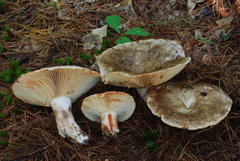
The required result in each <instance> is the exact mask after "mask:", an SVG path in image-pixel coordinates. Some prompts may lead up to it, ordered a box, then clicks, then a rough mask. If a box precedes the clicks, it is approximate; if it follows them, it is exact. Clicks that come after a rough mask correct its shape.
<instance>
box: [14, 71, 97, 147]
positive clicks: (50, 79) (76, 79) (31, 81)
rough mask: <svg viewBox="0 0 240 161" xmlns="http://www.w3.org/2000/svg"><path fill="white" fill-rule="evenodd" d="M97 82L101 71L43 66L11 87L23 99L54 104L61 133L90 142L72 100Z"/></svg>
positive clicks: (39, 103)
mask: <svg viewBox="0 0 240 161" xmlns="http://www.w3.org/2000/svg"><path fill="white" fill-rule="evenodd" d="M98 81H100V74H99V73H98V72H95V71H92V70H90V69H86V68H82V67H77V66H57V67H50V68H43V69H40V70H37V71H33V72H29V73H26V74H23V75H21V77H19V78H18V79H17V80H16V81H15V83H14V84H13V86H12V90H13V93H14V95H15V96H16V97H17V98H19V99H21V100H22V101H24V102H27V103H30V104H33V105H39V106H46V107H50V106H51V107H52V109H53V112H54V115H55V119H56V124H57V128H58V131H59V134H60V135H61V136H62V137H64V138H68V139H69V140H70V141H72V142H77V143H80V144H85V143H87V141H88V139H89V137H88V136H87V135H86V134H85V133H84V132H83V131H82V130H81V129H80V127H79V126H78V125H77V123H76V122H75V120H74V117H73V114H72V105H71V104H72V103H73V102H74V101H76V100H77V99H78V98H79V97H80V96H81V95H82V94H84V93H86V92H87V91H88V90H89V89H90V88H92V87H93V86H94V85H95V84H96V83H97V82H98Z"/></svg>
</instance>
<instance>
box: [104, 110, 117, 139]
mask: <svg viewBox="0 0 240 161" xmlns="http://www.w3.org/2000/svg"><path fill="white" fill-rule="evenodd" d="M101 128H102V133H103V135H104V136H107V137H113V138H115V137H117V134H118V133H119V129H118V119H117V112H115V111H107V112H104V113H102V115H101Z"/></svg>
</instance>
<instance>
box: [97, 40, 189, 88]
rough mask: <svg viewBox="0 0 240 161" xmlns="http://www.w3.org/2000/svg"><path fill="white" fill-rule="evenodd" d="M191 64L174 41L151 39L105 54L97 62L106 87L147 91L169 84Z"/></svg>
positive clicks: (121, 45)
mask: <svg viewBox="0 0 240 161" xmlns="http://www.w3.org/2000/svg"><path fill="white" fill-rule="evenodd" d="M190 60H191V58H190V57H185V54H184V52H183V49H182V47H181V46H180V45H179V44H177V43H176V42H175V41H170V40H164V39H156V40H155V39H149V40H141V41H137V42H129V43H125V44H119V45H116V46H115V47H113V48H110V49H108V50H106V51H104V52H103V53H102V54H101V55H100V56H99V58H98V66H99V69H100V73H101V77H102V81H103V82H104V83H105V84H111V85H116V86H123V87H136V88H147V87H151V86H157V85H159V84H161V83H164V82H166V81H168V80H169V79H171V78H172V77H174V76H175V75H176V74H178V73H179V72H180V71H181V70H182V69H183V68H184V67H185V66H186V65H187V64H188V63H189V62H190Z"/></svg>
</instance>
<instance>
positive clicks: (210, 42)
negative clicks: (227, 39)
mask: <svg viewBox="0 0 240 161" xmlns="http://www.w3.org/2000/svg"><path fill="white" fill-rule="evenodd" d="M196 39H198V40H201V41H204V42H206V43H209V44H214V45H217V46H218V47H222V46H221V45H218V44H216V43H215V42H212V41H211V40H207V39H204V38H201V37H196Z"/></svg>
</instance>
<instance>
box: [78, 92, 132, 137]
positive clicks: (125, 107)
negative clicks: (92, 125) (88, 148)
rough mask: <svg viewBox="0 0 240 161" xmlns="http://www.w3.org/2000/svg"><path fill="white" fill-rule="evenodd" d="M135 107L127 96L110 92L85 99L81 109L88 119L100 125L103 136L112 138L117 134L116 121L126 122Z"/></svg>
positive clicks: (130, 97) (122, 93)
mask: <svg viewBox="0 0 240 161" xmlns="http://www.w3.org/2000/svg"><path fill="white" fill-rule="evenodd" d="M135 106H136V105H135V101H134V99H133V97H132V96H130V95H129V94H127V93H124V92H114V91H110V92H105V93H101V94H95V95H91V96H89V97H87V98H85V99H84V100H83V102H82V107H81V109H82V112H83V114H84V115H85V116H86V117H87V118H88V119H90V120H91V121H96V122H100V123H101V129H102V133H103V135H104V136H106V137H113V138H114V137H116V136H117V134H118V133H119V128H118V121H120V122H122V121H125V120H127V119H128V118H129V117H130V116H131V115H132V114H133V112H134V109H135Z"/></svg>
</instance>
